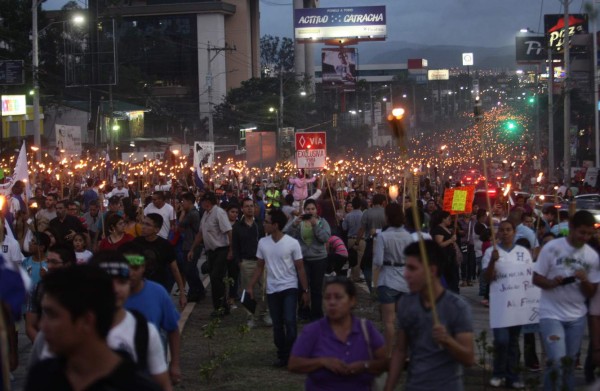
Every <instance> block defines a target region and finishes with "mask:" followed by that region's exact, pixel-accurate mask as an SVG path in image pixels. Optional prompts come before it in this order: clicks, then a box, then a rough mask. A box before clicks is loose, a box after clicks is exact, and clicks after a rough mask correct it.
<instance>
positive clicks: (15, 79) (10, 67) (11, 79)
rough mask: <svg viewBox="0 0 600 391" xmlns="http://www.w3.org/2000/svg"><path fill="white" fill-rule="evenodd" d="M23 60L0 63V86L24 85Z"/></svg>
mask: <svg viewBox="0 0 600 391" xmlns="http://www.w3.org/2000/svg"><path fill="white" fill-rule="evenodd" d="M23 64H24V62H23V60H5V61H0V85H3V86H5V85H21V84H25V66H24V65H23Z"/></svg>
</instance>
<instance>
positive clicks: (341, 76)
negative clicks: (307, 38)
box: [321, 47, 358, 85]
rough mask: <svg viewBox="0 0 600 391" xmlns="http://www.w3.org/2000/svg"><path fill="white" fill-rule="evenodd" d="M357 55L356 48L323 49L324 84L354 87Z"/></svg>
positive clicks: (322, 70)
mask: <svg viewBox="0 0 600 391" xmlns="http://www.w3.org/2000/svg"><path fill="white" fill-rule="evenodd" d="M356 60H357V54H356V49H355V48H343V47H342V48H335V49H329V48H326V49H321V77H322V79H323V83H332V84H346V85H354V84H355V83H356V77H357V76H358V74H357V71H356V62H357V61H356Z"/></svg>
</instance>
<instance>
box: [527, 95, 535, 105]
mask: <svg viewBox="0 0 600 391" xmlns="http://www.w3.org/2000/svg"><path fill="white" fill-rule="evenodd" d="M527 103H529V104H530V105H532V104H534V103H535V96H530V97H529V98H527Z"/></svg>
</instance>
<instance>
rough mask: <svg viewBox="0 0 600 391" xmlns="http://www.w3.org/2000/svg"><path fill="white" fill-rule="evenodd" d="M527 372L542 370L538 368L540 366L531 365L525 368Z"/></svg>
mask: <svg viewBox="0 0 600 391" xmlns="http://www.w3.org/2000/svg"><path fill="white" fill-rule="evenodd" d="M527 370H528V371H529V372H539V371H541V370H542V368H540V364H533V365H529V366H528V367H527Z"/></svg>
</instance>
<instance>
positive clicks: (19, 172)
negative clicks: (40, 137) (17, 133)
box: [0, 141, 31, 197]
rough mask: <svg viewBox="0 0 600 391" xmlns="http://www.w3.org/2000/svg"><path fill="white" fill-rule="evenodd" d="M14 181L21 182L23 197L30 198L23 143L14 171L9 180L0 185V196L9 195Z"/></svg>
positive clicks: (27, 169) (25, 150)
mask: <svg viewBox="0 0 600 391" xmlns="http://www.w3.org/2000/svg"><path fill="white" fill-rule="evenodd" d="M16 181H23V182H24V183H25V195H26V196H27V197H31V184H30V183H29V168H28V167H27V148H26V146H25V141H23V145H22V146H21V150H20V151H19V156H18V157H17V163H16V164H15V170H14V171H13V172H12V176H11V177H10V180H9V181H8V182H6V183H3V184H0V194H2V195H5V196H7V195H9V194H10V191H11V189H12V187H13V185H14V184H15V182H16Z"/></svg>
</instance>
